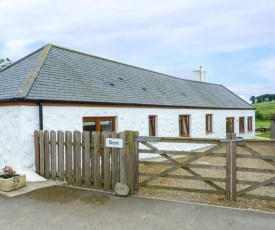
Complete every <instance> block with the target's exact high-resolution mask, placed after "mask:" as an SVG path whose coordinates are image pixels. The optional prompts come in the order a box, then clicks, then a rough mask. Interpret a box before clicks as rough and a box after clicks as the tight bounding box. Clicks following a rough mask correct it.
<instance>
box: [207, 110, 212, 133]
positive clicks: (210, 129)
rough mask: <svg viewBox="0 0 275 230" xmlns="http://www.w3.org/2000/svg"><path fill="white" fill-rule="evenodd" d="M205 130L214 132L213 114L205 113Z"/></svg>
mask: <svg viewBox="0 0 275 230" xmlns="http://www.w3.org/2000/svg"><path fill="white" fill-rule="evenodd" d="M205 123H206V124H205V131H206V133H212V132H213V131H212V114H206V115H205Z"/></svg>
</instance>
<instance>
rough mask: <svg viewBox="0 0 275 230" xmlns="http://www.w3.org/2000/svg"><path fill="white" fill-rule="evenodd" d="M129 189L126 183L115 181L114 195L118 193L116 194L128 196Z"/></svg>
mask: <svg viewBox="0 0 275 230" xmlns="http://www.w3.org/2000/svg"><path fill="white" fill-rule="evenodd" d="M129 191H130V189H129V187H128V186H127V184H122V183H116V186H115V193H116V195H118V196H128V194H129Z"/></svg>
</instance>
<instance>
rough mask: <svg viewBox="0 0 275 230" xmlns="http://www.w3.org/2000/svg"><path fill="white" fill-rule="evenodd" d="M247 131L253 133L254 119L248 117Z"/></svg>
mask: <svg viewBox="0 0 275 230" xmlns="http://www.w3.org/2000/svg"><path fill="white" fill-rule="evenodd" d="M247 131H248V132H253V117H252V116H250V117H247Z"/></svg>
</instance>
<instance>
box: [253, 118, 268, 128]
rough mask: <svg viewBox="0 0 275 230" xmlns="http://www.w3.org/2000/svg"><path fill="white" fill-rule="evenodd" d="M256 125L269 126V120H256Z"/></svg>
mask: <svg viewBox="0 0 275 230" xmlns="http://www.w3.org/2000/svg"><path fill="white" fill-rule="evenodd" d="M255 123H256V127H260V126H263V127H269V126H270V121H269V120H264V121H256V122H255Z"/></svg>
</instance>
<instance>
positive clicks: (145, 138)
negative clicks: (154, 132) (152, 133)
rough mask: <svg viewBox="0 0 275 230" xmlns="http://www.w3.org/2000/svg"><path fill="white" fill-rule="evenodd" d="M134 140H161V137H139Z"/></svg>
mask: <svg viewBox="0 0 275 230" xmlns="http://www.w3.org/2000/svg"><path fill="white" fill-rule="evenodd" d="M134 141H139V142H161V138H157V137H137V138H134Z"/></svg>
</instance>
